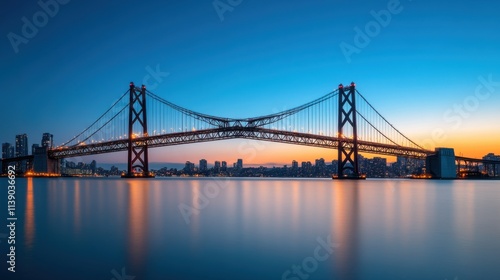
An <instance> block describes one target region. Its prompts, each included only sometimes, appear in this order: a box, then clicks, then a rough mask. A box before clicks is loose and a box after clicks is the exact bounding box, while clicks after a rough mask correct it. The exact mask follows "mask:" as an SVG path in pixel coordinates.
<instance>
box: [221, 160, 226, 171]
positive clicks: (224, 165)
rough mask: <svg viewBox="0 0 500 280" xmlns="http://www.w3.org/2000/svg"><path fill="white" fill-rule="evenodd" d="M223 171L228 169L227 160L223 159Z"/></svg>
mask: <svg viewBox="0 0 500 280" xmlns="http://www.w3.org/2000/svg"><path fill="white" fill-rule="evenodd" d="M221 171H227V162H226V161H222V167H221Z"/></svg>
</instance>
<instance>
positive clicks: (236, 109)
mask: <svg viewBox="0 0 500 280" xmlns="http://www.w3.org/2000/svg"><path fill="white" fill-rule="evenodd" d="M42 2H51V1H44V0H42ZM61 2H64V3H65V2H68V3H66V4H64V5H63V4H58V11H57V12H54V13H52V15H49V16H48V17H47V19H48V20H47V22H46V24H42V26H41V27H39V28H37V29H38V30H37V32H36V34H34V35H33V34H28V35H30V36H29V37H31V38H27V37H26V36H24V35H23V25H24V24H25V23H24V21H23V18H24V17H25V18H26V19H27V20H28V21H29V22H33V19H34V18H33V17H34V15H40V14H41V13H40V11H44V10H43V8H42V7H41V6H40V5H39V4H37V2H36V1H30V2H18V1H10V0H9V1H5V3H4V7H3V9H2V10H1V11H0V13H1V14H0V20H1V25H0V28H1V31H2V34H3V35H4V37H3V39H2V40H1V44H0V48H1V52H0V56H1V61H2V71H1V73H0V81H1V83H2V95H1V96H2V102H1V104H2V110H1V112H2V113H1V114H2V121H1V124H0V142H2V143H4V142H10V143H14V139H15V135H16V134H19V133H27V134H28V138H29V146H30V147H31V144H32V143H39V142H40V140H41V136H42V133H44V132H50V133H52V134H54V140H55V144H57V145H58V144H61V143H63V142H65V141H66V140H69V139H70V138H71V137H72V136H73V135H75V134H77V133H78V132H80V131H82V130H83V129H84V128H85V127H87V126H88V125H89V124H90V123H92V122H93V121H94V120H95V119H97V117H99V116H100V115H101V114H102V113H103V112H104V111H105V110H106V109H108V108H109V106H110V105H111V104H112V103H113V102H114V101H115V100H116V99H117V98H118V97H119V96H120V95H121V94H122V93H123V92H124V91H125V90H127V88H128V83H129V82H130V81H135V82H136V84H141V83H142V81H143V79H144V77H145V76H146V75H148V74H149V71H150V70H149V69H155V68H157V67H158V68H159V69H160V70H161V71H162V72H168V73H169V74H168V76H163V77H161V79H159V80H157V81H156V82H157V83H156V84H155V86H154V87H149V89H150V90H152V91H153V92H154V93H155V94H157V95H159V96H161V97H163V98H164V99H167V100H169V101H171V102H173V103H175V104H178V105H180V106H183V107H186V108H189V109H191V110H193V111H197V112H202V113H206V114H210V115H217V116H223V117H253V116H259V115H266V114H270V113H274V112H277V111H281V110H283V109H288V108H291V107H294V106H297V105H301V104H303V103H305V102H307V101H310V100H313V99H315V98H317V97H319V96H322V95H323V94H325V93H328V92H330V91H332V90H333V89H334V88H336V86H337V85H338V84H339V83H350V82H351V81H355V82H356V84H357V89H358V90H359V91H360V92H361V93H362V94H363V95H364V96H365V97H366V98H367V99H368V100H369V101H370V102H371V103H372V104H373V105H374V107H375V108H376V109H377V110H378V111H379V112H380V113H381V114H382V115H384V117H386V118H387V119H388V120H389V121H390V122H391V123H392V124H394V126H395V127H397V128H398V129H399V130H401V131H402V132H403V133H405V134H406V135H407V136H409V137H410V138H411V139H413V140H414V141H416V142H417V143H421V144H423V145H425V146H426V147H427V148H434V147H436V146H443V147H454V148H455V152H456V154H457V155H460V154H462V155H464V156H471V157H482V156H484V155H485V154H487V153H489V152H494V153H496V154H500V67H499V66H500V33H499V32H498V30H500V17H499V16H498V11H499V10H500V4H499V3H498V2H497V1H469V0H467V1H464V0H462V1H454V2H453V3H446V2H442V1H437V2H436V1H430V0H413V1H410V0H402V1H386V0H384V1H373V0H370V1H366V0H365V1H331V0H329V1H326V0H325V1H303V0H301V1H262V0H254V1H249V0H243V1H227V0H220V1H212V0H210V1H199V0H198V1H194V0H187V1H104V2H102V1H101V2H97V1H91V2H89V1H76V0H72V1H62V0H61ZM53 3H55V2H53ZM214 3H215V4H214ZM229 3H233V4H238V5H235V6H234V7H233V6H231V5H230V4H229ZM214 5H215V6H214ZM224 5H226V6H224ZM216 6H217V7H216ZM224 7H226V8H227V7H229V9H228V10H225V11H224ZM51 8H53V6H51ZM217 9H219V11H218V10H217ZM380 11H383V12H380ZM385 11H388V12H385ZM387 14H390V19H388V18H387V17H384V16H386V15H387ZM377 15H384V16H382V17H381V18H382V21H383V22H382V24H380V23H375V22H376V18H377V17H378V16H377ZM35 20H38V21H42V20H44V18H43V16H42V17H38V18H37V17H36V16H35ZM376 26H378V27H379V29H377V28H376ZM367 28H368V33H370V35H369V36H368V40H369V41H366V40H365V41H364V42H360V41H359V40H357V39H358V38H357V37H358V35H357V34H358V30H362V32H363V33H366V29H367ZM370 28H371V29H370ZM12 34H16V36H19V37H23V38H24V40H23V42H22V43H19V42H18V41H16V42H17V43H14V44H12V40H13V39H12V38H13V36H14V35H12ZM16 38H18V37H16ZM361 43H362V44H361ZM348 45H349V46H352V47H353V48H354V47H356V51H355V52H353V53H351V54H350V55H347V56H346V54H345V53H346V46H348ZM350 50H351V51H352V50H353V49H352V48H351V49H350ZM16 51H17V52H16ZM153 82H154V81H153ZM150 154H151V160H150V161H152V162H158V161H163V162H185V161H186V160H190V161H193V162H196V163H197V162H198V160H199V159H201V158H206V159H207V160H208V161H209V162H212V163H213V161H215V160H226V161H227V162H228V163H229V164H232V163H233V162H235V161H236V159H237V158H243V160H244V162H245V163H247V164H250V163H253V164H265V163H276V164H290V163H291V161H292V160H293V159H295V160H298V161H299V162H300V161H307V160H310V161H313V160H314V159H316V158H320V157H323V158H325V159H326V160H327V161H331V160H332V159H334V158H335V157H336V151H334V150H325V149H319V148H307V147H301V146H292V145H285V144H275V143H267V142H254V141H248V140H229V141H222V142H213V143H201V144H193V145H185V146H175V147H165V148H157V149H154V150H151V152H150ZM92 158H95V159H97V160H98V161H99V162H125V160H126V156H125V154H123V153H117V154H110V155H101V156H96V157H92ZM76 160H78V159H76ZM84 160H85V161H90V159H88V158H85V159H84Z"/></svg>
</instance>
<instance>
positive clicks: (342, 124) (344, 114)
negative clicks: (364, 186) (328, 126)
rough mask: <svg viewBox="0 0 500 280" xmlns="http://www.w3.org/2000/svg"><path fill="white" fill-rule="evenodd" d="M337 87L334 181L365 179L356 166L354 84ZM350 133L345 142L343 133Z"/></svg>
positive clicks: (356, 140)
mask: <svg viewBox="0 0 500 280" xmlns="http://www.w3.org/2000/svg"><path fill="white" fill-rule="evenodd" d="M346 89H347V91H346ZM346 89H344V86H343V85H342V84H340V85H339V115H338V137H339V147H338V170H337V176H336V177H333V178H334V179H365V176H362V175H361V174H360V172H359V166H358V131H357V123H356V84H355V83H354V82H352V83H351V85H350V86H349V87H346ZM347 130H351V131H350V132H352V141H347V140H346V137H345V136H344V133H345V132H346V131H347Z"/></svg>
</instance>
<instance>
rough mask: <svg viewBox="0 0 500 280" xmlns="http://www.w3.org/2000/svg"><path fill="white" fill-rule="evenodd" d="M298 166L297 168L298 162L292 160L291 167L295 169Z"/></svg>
mask: <svg viewBox="0 0 500 280" xmlns="http://www.w3.org/2000/svg"><path fill="white" fill-rule="evenodd" d="M298 168H299V163H298V162H297V161H296V160H293V161H292V169H293V170H295V169H298Z"/></svg>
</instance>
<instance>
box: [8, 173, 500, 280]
mask: <svg viewBox="0 0 500 280" xmlns="http://www.w3.org/2000/svg"><path fill="white" fill-rule="evenodd" d="M0 180H3V181H4V183H2V184H3V185H7V182H6V179H5V178H0ZM2 192H4V194H2V195H1V196H2V197H3V198H2V200H1V201H0V207H1V209H2V211H1V212H0V213H1V216H0V218H1V221H0V225H2V227H1V228H0V234H4V235H0V237H5V234H6V233H7V229H6V227H5V225H6V224H7V222H6V213H7V211H6V210H7V205H6V197H7V189H6V188H2ZM16 203H17V217H18V219H19V220H18V221H17V228H16V245H17V247H16V257H17V258H16V271H17V272H16V273H15V274H13V273H7V264H6V259H7V256H6V254H7V242H6V241H7V240H6V239H5V238H1V239H0V241H1V243H0V249H1V255H0V260H1V263H2V265H1V266H2V271H1V272H0V276H1V279H113V278H114V279H116V280H122V279H127V280H132V279H135V280H141V279H291V280H299V279H436V280H438V279H439V280H444V279H450V280H451V279H460V280H462V279H500V181H423V180H367V181H358V182H354V181H353V182H347V181H346V182H339V181H336V182H333V181H332V180H328V179H305V180H301V179H298V180H296V179H294V180H292V179H290V180H286V179H285V180H283V179H279V180H278V179H276V180H269V179H264V180H261V179H221V180H216V179H211V178H203V179H174V178H169V179H152V180H122V179H108V178H106V179H101V178H89V179H72V178H58V179H36V178H35V179H22V178H18V179H17V196H16ZM132 276H135V278H133V277H132Z"/></svg>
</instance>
